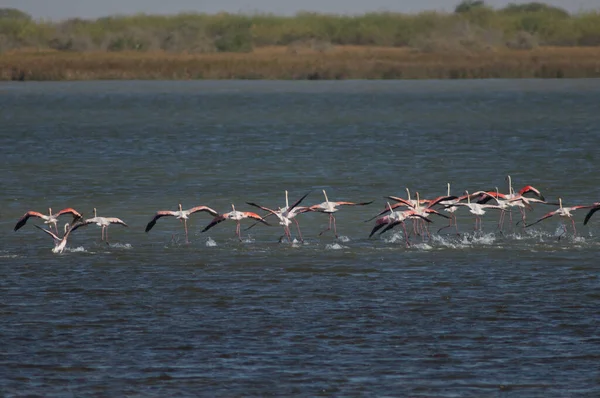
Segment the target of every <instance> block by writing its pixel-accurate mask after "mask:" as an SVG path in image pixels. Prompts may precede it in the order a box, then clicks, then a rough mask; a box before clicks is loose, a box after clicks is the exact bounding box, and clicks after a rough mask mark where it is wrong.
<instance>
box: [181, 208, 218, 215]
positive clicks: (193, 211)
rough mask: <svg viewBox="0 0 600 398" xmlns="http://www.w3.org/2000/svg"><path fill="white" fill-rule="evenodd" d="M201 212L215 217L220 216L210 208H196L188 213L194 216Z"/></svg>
mask: <svg viewBox="0 0 600 398" xmlns="http://www.w3.org/2000/svg"><path fill="white" fill-rule="evenodd" d="M199 211H203V212H206V213H209V214H211V215H213V216H218V215H219V213H218V212H217V211H215V210H213V209H211V208H210V207H208V206H196V207H192V208H191V209H189V210H188V213H189V214H194V213H196V212H199Z"/></svg>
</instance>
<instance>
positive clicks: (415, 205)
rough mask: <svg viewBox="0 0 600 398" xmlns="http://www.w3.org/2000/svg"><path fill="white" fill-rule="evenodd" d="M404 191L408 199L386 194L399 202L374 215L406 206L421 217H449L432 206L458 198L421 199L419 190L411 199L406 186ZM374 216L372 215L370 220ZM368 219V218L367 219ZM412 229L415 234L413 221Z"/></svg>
mask: <svg viewBox="0 0 600 398" xmlns="http://www.w3.org/2000/svg"><path fill="white" fill-rule="evenodd" d="M406 192H407V194H408V199H402V198H399V197H396V196H388V197H387V198H388V199H392V200H396V201H398V202H400V203H396V204H394V205H393V206H389V209H388V208H386V209H385V210H383V211H381V212H380V213H379V214H377V215H376V216H375V217H378V216H380V215H382V214H385V213H387V212H388V211H391V210H393V209H396V208H398V207H400V206H407V207H408V208H409V209H412V210H414V211H415V212H416V214H417V215H420V216H422V217H425V218H427V217H429V215H430V214H437V215H438V216H440V217H444V218H450V217H448V216H446V215H444V214H442V213H440V212H439V211H437V210H434V209H433V206H435V205H437V204H439V203H440V202H444V201H449V200H455V199H459V198H457V197H456V196H450V195H448V196H438V197H437V198H435V199H433V200H430V199H421V198H420V196H419V192H417V193H416V195H417V199H416V200H412V199H411V198H410V191H409V190H408V188H406ZM422 204H425V206H422ZM375 217H372V218H371V220H372V219H373V218H375ZM367 221H370V220H367ZM425 230H426V232H427V235H430V234H429V230H428V229H427V228H425ZM413 231H414V232H415V234H416V233H417V230H416V224H414V223H413Z"/></svg>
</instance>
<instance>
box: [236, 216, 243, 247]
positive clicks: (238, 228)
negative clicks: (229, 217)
mask: <svg viewBox="0 0 600 398" xmlns="http://www.w3.org/2000/svg"><path fill="white" fill-rule="evenodd" d="M240 227H241V225H240V220H237V226H236V227H235V234H236V235H237V237H238V239H239V240H240V242H241V241H242V235H241V233H240Z"/></svg>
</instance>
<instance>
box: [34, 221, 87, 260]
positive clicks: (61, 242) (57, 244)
mask: <svg viewBox="0 0 600 398" xmlns="http://www.w3.org/2000/svg"><path fill="white" fill-rule="evenodd" d="M79 226H81V223H74V224H73V226H71V225H69V223H66V224H65V227H64V233H63V237H62V238H60V237H58V236H57V235H56V234H55V233H54V232H52V231H50V230H49V229H45V228H42V227H40V226H39V225H35V227H36V228H38V229H40V230H42V231H44V232H45V233H47V234H48V235H50V236H51V237H52V239H54V249H52V253H62V252H63V251H64V250H65V247H66V246H67V239H68V238H69V235H70V234H71V232H73V231H74V230H76V229H77V228H78V227H79Z"/></svg>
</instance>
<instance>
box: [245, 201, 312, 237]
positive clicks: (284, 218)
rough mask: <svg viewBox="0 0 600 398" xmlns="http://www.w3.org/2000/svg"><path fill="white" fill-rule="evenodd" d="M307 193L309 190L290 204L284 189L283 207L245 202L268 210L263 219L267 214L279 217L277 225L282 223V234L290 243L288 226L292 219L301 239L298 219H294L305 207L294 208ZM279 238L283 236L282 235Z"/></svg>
mask: <svg viewBox="0 0 600 398" xmlns="http://www.w3.org/2000/svg"><path fill="white" fill-rule="evenodd" d="M309 193H310V192H308V193H307V194H306V195H304V196H303V197H301V198H300V199H298V200H297V201H296V202H295V203H294V204H293V205H292V206H290V204H289V201H288V191H287V190H286V191H285V207H284V208H281V207H280V208H278V209H277V210H273V209H269V208H268V207H264V206H260V205H257V204H256V203H252V202H246V203H247V204H249V205H250V206H254V207H258V208H259V209H262V210H265V211H268V212H269V214H267V215H266V216H264V217H263V219H265V218H267V217H269V216H276V217H277V218H278V219H279V225H283V232H284V234H285V235H284V236H286V237H287V238H288V241H289V242H290V243H291V242H292V236H291V233H290V227H289V226H290V224H291V223H292V220H293V221H294V222H296V227H297V228H298V236H299V237H300V241H303V239H302V234H301V233H300V225H299V224H298V221H297V220H296V216H297V215H298V214H300V213H299V212H303V211H306V209H307V207H303V208H301V209H299V210H296V208H297V206H298V205H299V204H300V202H302V200H304V198H306V197H307V196H308V194H309ZM256 224H257V223H254V224H252V225H251V226H249V227H248V228H246V230H248V229H250V228H252V227H253V226H254V225H256ZM281 238H283V236H282V237H281ZM281 238H280V239H279V241H280V242H281Z"/></svg>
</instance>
